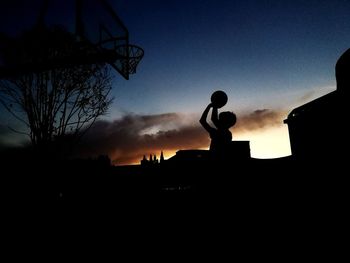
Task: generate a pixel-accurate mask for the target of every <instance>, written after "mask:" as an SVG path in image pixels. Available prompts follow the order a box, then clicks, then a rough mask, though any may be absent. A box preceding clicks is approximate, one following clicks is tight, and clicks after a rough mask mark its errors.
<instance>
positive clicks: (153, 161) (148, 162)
mask: <svg viewBox="0 0 350 263" xmlns="http://www.w3.org/2000/svg"><path fill="white" fill-rule="evenodd" d="M157 164H159V160H158V159H157V156H156V155H152V154H150V155H149V160H147V158H146V156H145V155H144V156H143V158H142V160H141V166H152V165H157Z"/></svg>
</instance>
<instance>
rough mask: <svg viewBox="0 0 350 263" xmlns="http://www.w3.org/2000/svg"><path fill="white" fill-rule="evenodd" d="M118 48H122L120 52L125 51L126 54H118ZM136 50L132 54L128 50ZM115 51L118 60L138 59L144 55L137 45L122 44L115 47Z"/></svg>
mask: <svg viewBox="0 0 350 263" xmlns="http://www.w3.org/2000/svg"><path fill="white" fill-rule="evenodd" d="M120 48H124V49H122V50H125V49H127V51H128V54H127V55H125V54H123V53H121V52H118V51H119V50H120ZM134 49H136V51H134V52H130V50H134ZM115 51H116V52H117V54H118V55H119V56H120V58H122V59H123V58H125V59H138V58H140V59H141V58H142V57H143V55H144V50H143V48H142V47H140V46H137V45H133V44H122V45H118V46H116V47H115Z"/></svg>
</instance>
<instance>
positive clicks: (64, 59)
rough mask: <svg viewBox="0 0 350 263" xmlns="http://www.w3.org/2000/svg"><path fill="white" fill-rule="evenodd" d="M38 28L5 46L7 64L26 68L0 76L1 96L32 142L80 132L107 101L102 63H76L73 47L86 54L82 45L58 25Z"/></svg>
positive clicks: (47, 141) (37, 143)
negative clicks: (26, 130)
mask: <svg viewBox="0 0 350 263" xmlns="http://www.w3.org/2000/svg"><path fill="white" fill-rule="evenodd" d="M40 32H41V33H40V34H38V33H37V32H35V33H32V32H31V33H27V34H25V35H24V37H23V38H22V39H20V41H19V42H18V41H17V42H16V44H14V45H11V46H10V47H8V50H9V51H8V52H7V57H6V59H7V61H9V62H10V63H9V64H10V65H11V63H12V64H13V63H14V64H17V65H19V66H17V68H20V69H25V70H22V71H21V72H20V74H16V75H14V76H11V77H6V78H3V79H2V80H1V81H0V102H1V103H2V105H3V106H4V107H5V108H6V109H7V110H8V111H9V112H10V113H11V114H12V115H13V116H14V117H15V118H16V119H18V120H20V121H21V122H23V123H24V124H25V125H26V126H27V127H28V130H29V131H30V132H29V133H28V135H29V136H30V139H31V142H32V144H33V145H34V146H41V145H44V146H45V145H49V144H50V143H51V142H53V141H54V140H55V139H59V138H63V137H65V136H66V135H73V136H78V135H81V134H82V133H83V132H84V131H85V130H86V129H88V128H89V127H90V126H91V125H92V124H93V123H94V121H95V120H96V119H97V118H98V117H99V116H101V115H103V114H105V113H106V111H107V109H108V106H109V105H110V103H111V101H112V99H110V98H109V93H110V90H111V77H110V74H109V70H108V67H107V66H106V65H105V64H103V63H97V64H94V63H82V64H79V63H77V61H78V56H76V54H77V52H79V54H83V55H86V56H88V55H89V51H88V50H89V49H88V48H86V47H85V51H84V50H83V51H82V48H81V47H77V46H76V45H77V44H76V43H77V41H76V39H75V38H74V36H72V35H70V34H69V33H67V32H66V31H64V30H62V29H53V30H52V29H50V30H41V31H40ZM43 32H44V33H43ZM31 34H32V35H31ZM69 58H74V59H69ZM28 67H30V70H27V68H28ZM14 68H16V66H15V67H14Z"/></svg>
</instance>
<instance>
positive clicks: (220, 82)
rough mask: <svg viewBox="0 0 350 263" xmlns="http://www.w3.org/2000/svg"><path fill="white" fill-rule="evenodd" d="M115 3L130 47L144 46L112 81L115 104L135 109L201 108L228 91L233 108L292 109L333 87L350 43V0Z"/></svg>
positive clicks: (162, 110)
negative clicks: (130, 70)
mask: <svg viewBox="0 0 350 263" xmlns="http://www.w3.org/2000/svg"><path fill="white" fill-rule="evenodd" d="M114 6H115V9H116V10H117V11H118V13H119V15H120V17H121V18H122V20H123V21H124V23H125V24H126V25H127V26H128V28H129V31H130V38H131V42H134V43H135V44H138V45H140V46H142V47H143V48H144V49H145V57H144V59H143V61H142V62H141V64H140V66H139V69H138V72H137V74H136V75H134V76H132V77H131V80H130V81H128V82H124V80H122V79H120V78H118V77H117V79H116V89H115V92H114V94H115V96H116V98H117V100H118V99H119V100H120V103H119V107H121V108H124V107H125V110H130V111H135V112H148V113H154V112H157V113H161V112H166V111H176V112H177V111H181V112H187V111H194V112H196V111H201V110H202V107H203V106H205V103H206V101H207V100H208V97H209V96H210V94H211V92H212V91H213V90H215V89H223V90H225V91H227V93H228V94H229V98H230V102H231V101H232V104H229V105H228V106H231V107H233V108H234V109H235V110H238V111H239V110H240V109H255V108H260V107H269V108H276V107H282V106H283V107H288V106H294V104H295V103H297V101H298V100H299V99H300V97H303V96H304V95H305V94H306V93H310V92H313V93H314V92H317V89H318V88H319V89H320V92H323V89H324V88H325V87H331V86H335V79H334V65H335V62H336V60H337V58H338V57H339V56H340V55H341V53H342V52H344V51H345V50H346V49H347V48H348V47H349V45H350V18H349V16H348V13H349V11H350V3H349V1H223V0H222V1H213V0H206V1H196V0H192V1H184V0H183V1H182V0H176V1H155V0H150V1H115V4H114ZM132 101H133V103H131V102H132ZM129 102H130V103H129ZM116 104H118V102H117V103H116ZM116 106H117V105H116ZM117 107H118V106H117Z"/></svg>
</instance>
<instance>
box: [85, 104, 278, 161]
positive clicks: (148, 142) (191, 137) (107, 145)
mask: <svg viewBox="0 0 350 263" xmlns="http://www.w3.org/2000/svg"><path fill="white" fill-rule="evenodd" d="M237 117H238V121H237V124H236V126H234V128H233V132H234V133H236V134H237V133H240V132H245V131H252V130H257V129H265V128H268V127H271V126H276V125H281V124H282V121H283V118H284V117H285V113H284V112H279V111H272V110H268V109H262V110H255V111H253V112H250V113H247V114H242V115H241V116H240V115H238V116H237ZM198 119H199V117H198ZM198 119H196V118H193V119H192V120H189V119H188V118H186V116H184V115H182V114H178V113H166V114H158V115H137V114H127V115H125V116H124V117H122V118H121V119H118V120H114V121H102V120H101V121H97V122H96V123H95V124H94V125H93V126H92V127H91V129H90V130H89V131H88V132H87V134H86V135H85V136H84V137H83V140H82V143H81V144H80V146H79V153H80V154H81V155H83V156H85V157H86V156H94V155H99V154H107V155H109V156H110V158H111V159H112V160H113V162H114V163H115V164H117V165H121V164H130V163H137V162H138V161H139V160H141V159H142V157H143V155H149V154H157V155H158V156H159V153H160V151H164V152H175V151H177V150H180V149H198V148H206V147H208V146H209V144H210V138H209V136H208V134H207V133H206V131H205V130H204V129H203V128H202V127H201V126H200V124H199V122H198Z"/></svg>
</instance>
